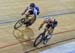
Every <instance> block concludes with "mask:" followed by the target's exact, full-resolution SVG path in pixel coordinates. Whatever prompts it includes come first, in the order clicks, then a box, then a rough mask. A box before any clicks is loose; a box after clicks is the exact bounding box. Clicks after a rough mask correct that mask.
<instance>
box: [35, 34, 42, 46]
mask: <svg viewBox="0 0 75 53" xmlns="http://www.w3.org/2000/svg"><path fill="white" fill-rule="evenodd" d="M42 40H43V34H42V33H41V34H40V35H39V36H38V37H37V38H36V39H35V41H34V47H36V46H38V45H39V44H40V43H41V42H42Z"/></svg>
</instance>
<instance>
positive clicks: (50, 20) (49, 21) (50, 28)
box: [39, 17, 57, 44]
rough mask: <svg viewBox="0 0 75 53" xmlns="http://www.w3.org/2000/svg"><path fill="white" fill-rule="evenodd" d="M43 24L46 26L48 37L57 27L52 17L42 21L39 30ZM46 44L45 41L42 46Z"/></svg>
mask: <svg viewBox="0 0 75 53" xmlns="http://www.w3.org/2000/svg"><path fill="white" fill-rule="evenodd" d="M44 24H46V28H45V30H48V33H49V34H48V35H49V36H50V35H51V34H52V33H53V31H54V29H55V27H56V26H57V20H56V19H55V18H54V17H48V18H46V19H44V20H43V22H42V23H41V25H40V27H39V30H40V29H41V28H42V27H43V25H44ZM45 32H46V31H45ZM46 42H47V41H45V42H44V44H46Z"/></svg>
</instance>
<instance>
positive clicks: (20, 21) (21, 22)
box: [14, 18, 25, 29]
mask: <svg viewBox="0 0 75 53" xmlns="http://www.w3.org/2000/svg"><path fill="white" fill-rule="evenodd" d="M24 21H25V18H22V19H20V20H18V21H17V22H16V24H15V25H14V29H18V28H19V27H21V26H22V25H23V23H24Z"/></svg>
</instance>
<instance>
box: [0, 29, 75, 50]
mask: <svg viewBox="0 0 75 53" xmlns="http://www.w3.org/2000/svg"><path fill="white" fill-rule="evenodd" d="M71 31H75V29H73V30H67V31H63V32H58V33H55V34H61V33H66V32H71ZM55 34H54V35H55ZM32 40H34V39H32ZM28 41H30V40H25V41H22V42H20V43H24V42H28ZM17 44H19V42H17V43H13V44H9V45H5V46H2V47H0V49H3V48H7V47H11V46H14V45H17Z"/></svg>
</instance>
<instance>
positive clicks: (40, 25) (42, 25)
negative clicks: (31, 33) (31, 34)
mask: <svg viewBox="0 0 75 53" xmlns="http://www.w3.org/2000/svg"><path fill="white" fill-rule="evenodd" d="M45 23H46V22H45V20H44V21H43V22H42V23H41V25H40V27H39V30H40V29H41V28H42V27H43V25H44V24H45Z"/></svg>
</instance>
